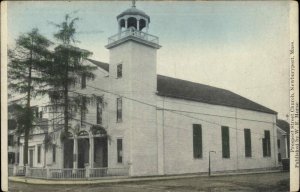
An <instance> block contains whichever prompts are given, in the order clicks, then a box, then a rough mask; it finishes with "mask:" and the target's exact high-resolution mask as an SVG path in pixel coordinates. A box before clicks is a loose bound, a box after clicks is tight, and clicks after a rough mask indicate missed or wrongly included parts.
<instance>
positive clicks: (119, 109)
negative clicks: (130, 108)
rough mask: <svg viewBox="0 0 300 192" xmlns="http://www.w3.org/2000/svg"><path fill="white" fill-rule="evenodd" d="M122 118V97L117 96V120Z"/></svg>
mask: <svg viewBox="0 0 300 192" xmlns="http://www.w3.org/2000/svg"><path fill="white" fill-rule="evenodd" d="M121 120H122V98H117V122H120V121H121Z"/></svg>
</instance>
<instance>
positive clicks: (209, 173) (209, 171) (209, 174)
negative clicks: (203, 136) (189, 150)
mask: <svg viewBox="0 0 300 192" xmlns="http://www.w3.org/2000/svg"><path fill="white" fill-rule="evenodd" d="M210 153H216V152H215V151H209V153H208V176H211V170H210Z"/></svg>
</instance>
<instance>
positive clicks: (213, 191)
mask: <svg viewBox="0 0 300 192" xmlns="http://www.w3.org/2000/svg"><path fill="white" fill-rule="evenodd" d="M9 191H11V192H32V191H33V192H35V191H36V192H50V191H55V192H56V191H57V192H79V191H89V192H196V191H197V192H199V191H203V192H204V191H207V192H219V191H222V192H223V191H246V192H248V191H249V192H250V191H251V192H252V191H262V192H268V191H270V192H285V191H289V173H288V172H277V173H260V174H248V175H231V176H213V177H203V176H202V177H194V178H183V179H171V180H161V181H134V182H128V183H113V184H88V185H36V184H26V183H19V182H12V181H10V182H9Z"/></svg>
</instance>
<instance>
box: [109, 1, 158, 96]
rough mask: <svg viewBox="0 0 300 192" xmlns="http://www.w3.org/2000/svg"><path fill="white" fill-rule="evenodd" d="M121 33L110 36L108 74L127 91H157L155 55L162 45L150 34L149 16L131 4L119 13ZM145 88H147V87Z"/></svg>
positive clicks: (119, 30) (119, 31)
mask: <svg viewBox="0 0 300 192" xmlns="http://www.w3.org/2000/svg"><path fill="white" fill-rule="evenodd" d="M117 24H118V33H117V34H115V35H113V36H111V37H109V38H108V44H107V45H106V48H107V49H109V55H110V58H109V59H110V61H109V64H110V69H109V76H110V77H111V78H113V79H117V81H116V82H115V83H114V84H115V86H116V87H118V86H119V88H120V89H122V88H125V89H126V91H129V90H131V91H136V92H139V91H146V92H152V93H153V94H155V92H156V82H157V73H156V58H157V56H156V55H157V53H156V52H157V49H159V48H160V47H161V46H160V45H159V42H158V37H157V36H154V35H151V34H149V32H148V31H149V24H150V17H149V16H148V15H147V14H146V13H145V12H144V11H141V10H139V9H137V8H136V6H135V1H132V6H131V7H130V8H129V9H127V10H125V11H123V12H122V13H120V14H119V15H118V16H117ZM144 89H146V90H144Z"/></svg>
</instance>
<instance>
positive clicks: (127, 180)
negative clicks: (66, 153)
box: [8, 170, 282, 185]
mask: <svg viewBox="0 0 300 192" xmlns="http://www.w3.org/2000/svg"><path fill="white" fill-rule="evenodd" d="M279 172H282V171H281V170H272V171H259V172H243V173H215V174H212V175H211V177H220V176H234V175H250V174H266V173H279ZM196 177H209V176H208V175H207V174H202V175H200V174H198V175H177V176H153V177H129V178H128V177H125V178H124V177H123V178H120V177H118V178H103V179H91V180H46V179H35V178H25V177H8V180H9V181H13V182H19V183H27V184H37V185H90V184H112V183H130V182H143V181H161V180H172V179H185V178H196Z"/></svg>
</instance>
